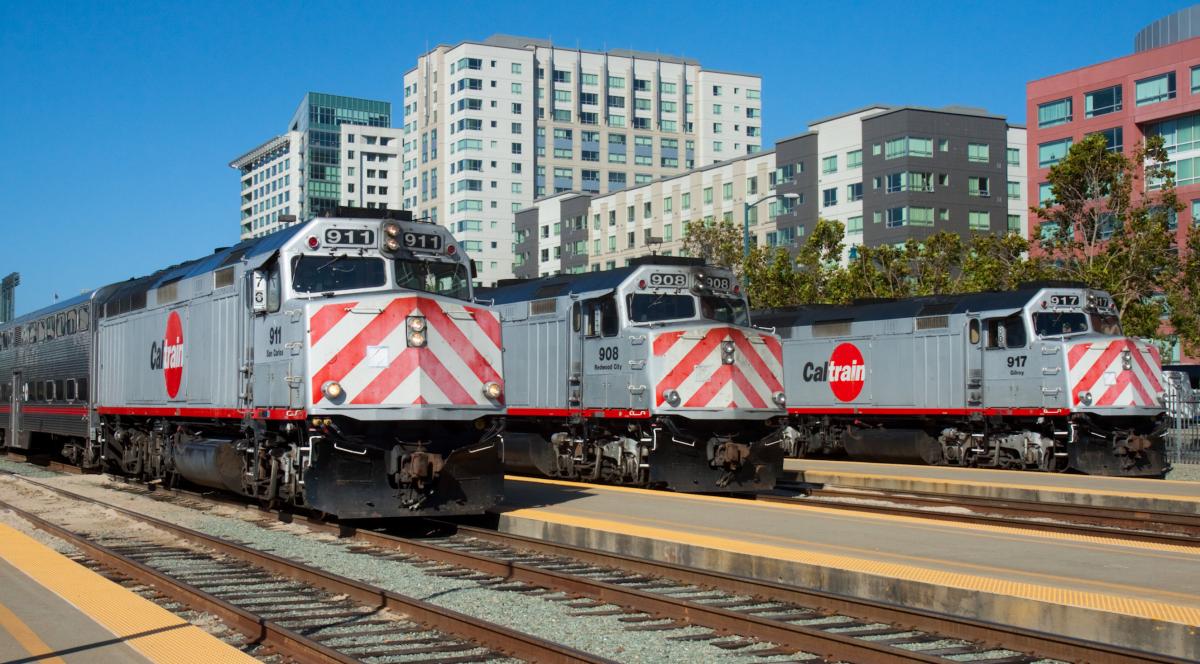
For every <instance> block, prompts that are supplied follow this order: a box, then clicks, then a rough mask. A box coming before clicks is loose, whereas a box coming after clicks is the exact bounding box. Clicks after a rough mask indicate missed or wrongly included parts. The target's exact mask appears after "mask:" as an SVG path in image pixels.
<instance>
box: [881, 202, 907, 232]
mask: <svg viewBox="0 0 1200 664" xmlns="http://www.w3.org/2000/svg"><path fill="white" fill-rule="evenodd" d="M907 212H908V210H907V208H902V207H894V208H888V209H887V224H886V225H887V227H888V228H900V227H901V226H903V225H904V222H905V215H906V213H907Z"/></svg>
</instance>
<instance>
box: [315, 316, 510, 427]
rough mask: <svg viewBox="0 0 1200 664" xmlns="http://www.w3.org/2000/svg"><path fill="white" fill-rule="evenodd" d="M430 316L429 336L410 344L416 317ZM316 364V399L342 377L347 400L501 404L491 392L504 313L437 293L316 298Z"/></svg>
mask: <svg viewBox="0 0 1200 664" xmlns="http://www.w3.org/2000/svg"><path fill="white" fill-rule="evenodd" d="M410 316H424V317H425V322H426V326H425V329H424V330H422V333H423V334H424V335H425V338H426V340H427V343H426V345H425V346H424V347H422V348H410V347H409V346H408V337H407V334H408V328H407V325H408V318H409V317H410ZM308 327H309V329H308V339H309V348H308V366H309V371H310V372H311V376H312V379H311V381H310V382H309V385H310V389H311V393H312V403H313V404H314V405H324V406H332V405H335V404H332V403H330V402H329V401H328V400H327V399H326V398H325V395H324V393H323V391H322V387H323V386H324V385H325V384H326V383H327V382H328V381H337V382H338V383H340V384H341V386H342V389H343V390H344V392H345V397H344V400H342V401H340V404H339V405H354V406H359V405H411V404H430V405H460V406H471V405H493V402H492V401H490V400H489V399H488V398H487V397H486V396H484V394H483V386H484V385H485V384H487V383H489V382H495V383H499V384H501V385H503V382H502V381H501V378H500V372H501V366H502V365H501V358H500V321H499V319H498V317H497V316H496V314H494V313H492V312H491V311H488V310H487V309H481V308H479V307H475V306H470V305H466V304H457V303H450V302H445V301H441V302H439V301H438V300H435V299H433V298H429V297H417V296H404V297H397V298H392V297H378V296H376V297H365V298H362V299H360V300H357V301H354V302H338V303H331V304H311V305H309V311H308Z"/></svg>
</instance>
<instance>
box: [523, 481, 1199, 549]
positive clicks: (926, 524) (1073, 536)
mask: <svg viewBox="0 0 1200 664" xmlns="http://www.w3.org/2000/svg"><path fill="white" fill-rule="evenodd" d="M505 481H508V482H513V481H521V482H538V483H544V484H558V485H566V486H571V487H586V488H588V489H592V490H595V491H633V492H641V493H644V494H647V495H649V496H653V497H656V498H659V499H668V500H671V499H681V500H700V501H716V502H720V503H724V504H725V505H727V506H733V507H740V508H749V509H759V508H762V509H774V510H791V511H804V512H807V513H813V514H821V515H823V516H827V517H830V518H834V519H842V520H849V519H853V520H859V521H872V520H873V521H883V522H889V523H902V524H905V525H908V526H912V527H915V528H922V529H927V530H936V531H939V532H945V531H947V530H958V531H963V530H967V531H972V532H976V533H979V534H981V535H983V536H992V537H1001V538H1002V539H1007V540H1009V541H1016V540H1014V539H1013V537H1012V536H1017V537H1036V538H1040V539H1048V540H1054V541H1057V542H1066V543H1067V544H1068V545H1071V546H1076V547H1079V548H1085V549H1090V550H1093V551H1097V550H1101V547H1110V546H1122V547H1127V548H1131V549H1138V550H1139V551H1145V552H1149V553H1148V554H1147V555H1151V556H1153V555H1154V553H1153V552H1155V551H1162V552H1165V553H1168V554H1170V555H1169V556H1166V557H1167V558H1169V559H1171V560H1180V559H1184V560H1186V559H1189V558H1192V557H1197V556H1200V547H1195V546H1185V545H1181V544H1169V543H1165V542H1139V541H1137V540H1130V539H1123V538H1120V537H1105V536H1103V535H1081V534H1078V533H1056V532H1053V531H1049V530H1039V529H1037V528H1024V527H1022V526H1021V525H1020V524H1019V523H1018V524H1014V525H1011V526H1002V525H996V524H988V523H966V522H963V521H940V520H937V519H936V518H925V517H919V516H906V515H901V514H875V513H871V512H849V511H847V510H844V509H838V508H835V507H824V506H822V505H807V504H803V503H779V502H766V501H762V502H753V501H750V500H747V499H745V498H733V497H726V496H704V495H698V494H694V493H667V492H663V491H657V490H654V489H639V488H636V487H625V486H608V485H596V484H581V483H578V482H567V481H564V480H550V479H544V478H540V477H513V476H507V477H506V478H505ZM865 498H868V499H869V498H870V496H865ZM933 514H936V512H933ZM1004 536H1009V537H1004Z"/></svg>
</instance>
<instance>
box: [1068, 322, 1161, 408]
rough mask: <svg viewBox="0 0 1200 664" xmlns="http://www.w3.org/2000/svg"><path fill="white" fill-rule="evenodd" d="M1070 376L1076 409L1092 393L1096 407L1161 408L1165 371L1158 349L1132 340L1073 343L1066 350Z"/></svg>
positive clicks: (1072, 396)
mask: <svg viewBox="0 0 1200 664" xmlns="http://www.w3.org/2000/svg"><path fill="white" fill-rule="evenodd" d="M1126 366H1128V367H1129V368H1128V369H1126V368H1125V367H1126ZM1067 373H1068V381H1069V382H1068V384H1069V385H1070V387H1071V398H1072V403H1074V404H1075V405H1076V406H1078V405H1080V404H1081V403H1082V399H1081V395H1082V394H1084V393H1085V392H1090V393H1091V395H1092V403H1091V406H1092V407H1095V408H1112V407H1120V406H1140V407H1145V408H1161V407H1162V403H1163V378H1162V368H1161V367H1160V365H1159V359H1158V349H1156V348H1155V347H1154V346H1152V345H1150V344H1144V343H1141V342H1138V341H1136V340H1133V339H1113V340H1110V341H1090V342H1082V343H1077V344H1073V345H1071V347H1070V348H1069V349H1068V350H1067Z"/></svg>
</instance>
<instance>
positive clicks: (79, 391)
mask: <svg viewBox="0 0 1200 664" xmlns="http://www.w3.org/2000/svg"><path fill="white" fill-rule="evenodd" d="M75 396H76V397H77V398H78V399H79V400H80V401H87V399H88V379H86V378H80V379H79V380H77V381H75Z"/></svg>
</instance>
